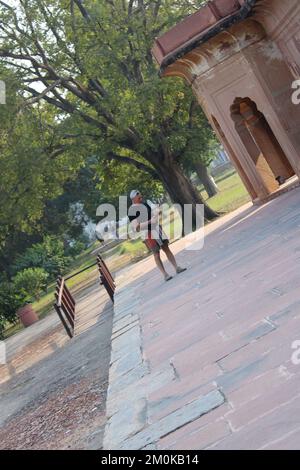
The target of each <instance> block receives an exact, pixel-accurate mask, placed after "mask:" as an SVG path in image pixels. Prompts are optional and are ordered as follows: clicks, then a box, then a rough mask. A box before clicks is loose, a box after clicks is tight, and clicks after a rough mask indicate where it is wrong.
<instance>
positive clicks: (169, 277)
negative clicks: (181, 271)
mask: <svg viewBox="0 0 300 470" xmlns="http://www.w3.org/2000/svg"><path fill="white" fill-rule="evenodd" d="M171 279H173V277H172V276H170V274H165V281H166V282H167V281H170V280H171Z"/></svg>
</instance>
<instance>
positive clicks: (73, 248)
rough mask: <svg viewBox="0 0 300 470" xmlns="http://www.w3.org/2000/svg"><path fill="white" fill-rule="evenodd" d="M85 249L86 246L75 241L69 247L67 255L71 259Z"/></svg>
mask: <svg viewBox="0 0 300 470" xmlns="http://www.w3.org/2000/svg"><path fill="white" fill-rule="evenodd" d="M85 248H86V245H85V244H84V243H83V242H81V241H80V240H76V241H74V242H73V243H72V245H70V246H69V248H68V251H67V253H68V255H69V256H72V258H75V256H78V255H80V254H81V253H82V252H83V251H84V250H85Z"/></svg>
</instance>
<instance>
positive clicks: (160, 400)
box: [104, 189, 300, 450]
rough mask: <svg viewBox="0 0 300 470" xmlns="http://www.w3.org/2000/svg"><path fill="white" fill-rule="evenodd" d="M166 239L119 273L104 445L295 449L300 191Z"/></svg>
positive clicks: (298, 443) (299, 415) (299, 402)
mask: <svg viewBox="0 0 300 470" xmlns="http://www.w3.org/2000/svg"><path fill="white" fill-rule="evenodd" d="M172 250H173V251H174V252H175V253H176V254H177V258H178V260H179V263H180V264H181V265H184V266H186V267H187V268H188V270H187V271H186V272H185V273H183V274H180V275H177V276H175V277H174V278H173V279H172V280H171V281H170V282H168V283H164V282H163V281H162V280H161V278H160V274H159V272H158V271H157V270H156V269H155V267H154V261H153V259H152V257H150V258H148V259H146V260H144V261H141V262H140V263H138V264H136V265H135V266H133V267H130V268H128V269H127V270H124V271H123V272H122V273H120V275H119V276H118V278H117V285H118V290H117V294H116V299H115V314H114V325H113V335H112V356H111V366H110V377H109V389H108V401H107V418H108V424H107V425H106V430H105V439H104V448H106V449H143V448H146V449H155V448H157V449H190V450H192V449H197V450H198V449H212V448H213V449H299V448H300V364H299V365H296V363H294V361H292V355H293V354H294V356H295V357H296V359H297V356H298V358H299V359H300V353H299V354H297V351H296V350H294V349H292V345H293V343H294V342H295V341H297V340H300V190H299V189H295V190H293V191H291V192H290V193H288V194H285V195H283V196H281V197H279V198H278V199H275V200H273V201H271V202H269V203H268V204H266V205H264V206H261V207H252V206H251V205H247V206H244V207H243V208H241V209H240V210H238V211H236V212H235V213H233V214H230V215H229V216H225V217H223V218H222V219H221V220H218V221H216V222H214V223H213V224H210V225H209V226H207V228H206V238H205V245H204V248H203V249H202V250H200V251H190V250H188V249H186V246H185V240H180V241H178V242H176V243H174V244H173V245H172ZM168 270H169V271H170V272H171V268H170V267H169V266H168ZM298 348H299V346H298ZM299 349H300V348H299Z"/></svg>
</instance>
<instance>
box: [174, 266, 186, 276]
mask: <svg viewBox="0 0 300 470" xmlns="http://www.w3.org/2000/svg"><path fill="white" fill-rule="evenodd" d="M184 271H186V268H181V267H180V266H178V267H177V269H176V273H177V274H180V273H183V272H184Z"/></svg>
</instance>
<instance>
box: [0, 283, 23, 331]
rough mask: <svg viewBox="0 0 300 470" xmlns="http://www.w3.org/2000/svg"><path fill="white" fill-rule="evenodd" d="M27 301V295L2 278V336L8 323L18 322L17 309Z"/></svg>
mask: <svg viewBox="0 0 300 470" xmlns="http://www.w3.org/2000/svg"><path fill="white" fill-rule="evenodd" d="M24 303H25V296H24V295H23V294H22V293H20V292H18V291H17V290H16V288H15V286H14V285H13V284H12V283H11V282H8V281H7V280H6V279H4V278H2V279H1V282H0V338H3V331H4V328H5V324H6V323H16V322H17V320H18V318H17V310H18V309H19V308H20V307H22V306H23V305H24Z"/></svg>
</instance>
